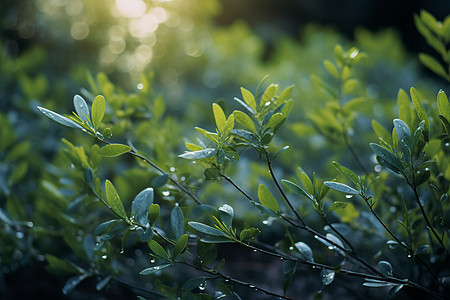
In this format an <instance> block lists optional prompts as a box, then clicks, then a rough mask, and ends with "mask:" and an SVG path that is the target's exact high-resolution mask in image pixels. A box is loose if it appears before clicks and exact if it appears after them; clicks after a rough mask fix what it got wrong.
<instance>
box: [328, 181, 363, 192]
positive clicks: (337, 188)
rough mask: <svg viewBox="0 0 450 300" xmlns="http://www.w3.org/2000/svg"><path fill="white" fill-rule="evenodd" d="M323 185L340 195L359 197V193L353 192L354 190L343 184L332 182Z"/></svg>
mask: <svg viewBox="0 0 450 300" xmlns="http://www.w3.org/2000/svg"><path fill="white" fill-rule="evenodd" d="M324 184H325V185H326V186H327V187H329V188H331V189H333V190H335V191H338V192H341V193H345V194H349V195H359V191H357V190H355V189H354V188H352V187H350V186H348V185H346V184H343V183H339V182H334V181H325V182H324Z"/></svg>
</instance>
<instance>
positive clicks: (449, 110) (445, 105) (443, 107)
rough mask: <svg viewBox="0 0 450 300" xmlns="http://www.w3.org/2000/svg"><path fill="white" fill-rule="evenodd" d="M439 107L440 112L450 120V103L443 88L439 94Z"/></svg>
mask: <svg viewBox="0 0 450 300" xmlns="http://www.w3.org/2000/svg"><path fill="white" fill-rule="evenodd" d="M437 107H438V111H439V114H440V115H442V116H443V117H444V118H446V119H447V121H449V122H450V104H449V102H448V99H447V95H445V92H444V91H443V90H440V91H439V93H438V95H437Z"/></svg>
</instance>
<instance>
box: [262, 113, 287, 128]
mask: <svg viewBox="0 0 450 300" xmlns="http://www.w3.org/2000/svg"><path fill="white" fill-rule="evenodd" d="M285 120H286V117H285V116H284V115H283V114H282V113H276V114H274V115H272V117H270V119H269V122H268V123H267V125H266V128H267V129H268V128H272V129H273V130H274V131H275V129H277V128H278V127H279V125H280V124H281V123H282V122H284V121H285Z"/></svg>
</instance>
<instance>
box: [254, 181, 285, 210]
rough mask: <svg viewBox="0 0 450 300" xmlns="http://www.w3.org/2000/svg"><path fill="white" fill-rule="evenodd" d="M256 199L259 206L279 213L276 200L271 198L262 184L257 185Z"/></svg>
mask: <svg viewBox="0 0 450 300" xmlns="http://www.w3.org/2000/svg"><path fill="white" fill-rule="evenodd" d="M258 199H259V202H261V204H262V205H264V206H265V207H267V208H268V209H270V210H272V211H274V212H276V213H279V212H280V207H279V206H278V202H277V199H275V198H274V197H273V196H272V194H271V193H270V191H269V190H268V189H267V188H266V186H264V185H263V184H260V185H259V188H258Z"/></svg>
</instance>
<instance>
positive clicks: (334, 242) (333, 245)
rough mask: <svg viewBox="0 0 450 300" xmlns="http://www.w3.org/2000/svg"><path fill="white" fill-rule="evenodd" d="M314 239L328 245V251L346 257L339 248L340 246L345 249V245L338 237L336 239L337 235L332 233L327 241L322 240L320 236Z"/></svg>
mask: <svg viewBox="0 0 450 300" xmlns="http://www.w3.org/2000/svg"><path fill="white" fill-rule="evenodd" d="M314 237H315V238H316V239H317V240H318V241H319V242H321V243H322V244H324V245H326V246H327V247H328V249H330V250H335V251H337V252H338V253H339V254H341V255H342V256H345V252H344V251H343V250H341V249H340V248H338V247H337V246H340V247H341V248H344V245H343V244H342V242H341V240H340V239H339V238H338V237H336V236H335V235H333V234H331V233H327V234H326V236H325V238H326V239H324V238H322V237H320V236H317V235H316V236H314ZM336 245H337V246H336Z"/></svg>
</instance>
